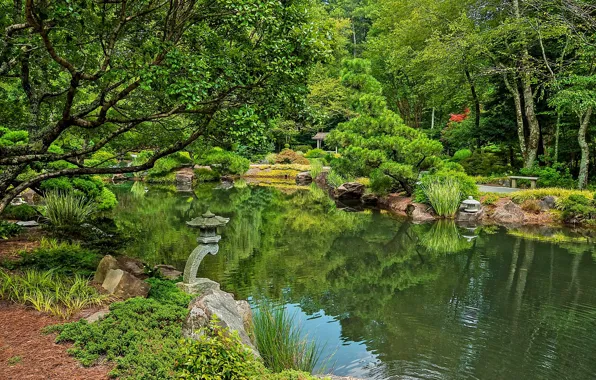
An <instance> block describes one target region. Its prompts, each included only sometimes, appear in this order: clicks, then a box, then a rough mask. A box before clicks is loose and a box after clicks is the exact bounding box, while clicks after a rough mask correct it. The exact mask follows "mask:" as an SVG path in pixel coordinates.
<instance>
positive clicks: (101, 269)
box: [93, 255, 148, 284]
mask: <svg viewBox="0 0 596 380" xmlns="http://www.w3.org/2000/svg"><path fill="white" fill-rule="evenodd" d="M111 269H121V270H123V271H125V272H128V273H130V274H132V275H133V276H135V277H137V278H140V279H145V278H147V277H148V275H147V273H146V271H145V264H143V262H142V261H141V260H138V259H133V258H132V257H127V256H118V257H117V258H116V257H114V256H111V255H105V256H104V257H103V258H102V259H101V261H100V262H99V265H98V266H97V270H96V271H95V276H94V277H93V282H94V283H96V284H103V282H104V280H105V278H106V276H107V273H108V271H109V270H111Z"/></svg>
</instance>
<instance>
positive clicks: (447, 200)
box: [420, 177, 462, 218]
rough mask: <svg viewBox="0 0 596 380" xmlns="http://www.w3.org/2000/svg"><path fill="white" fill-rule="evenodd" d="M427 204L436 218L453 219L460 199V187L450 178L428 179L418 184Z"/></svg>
mask: <svg viewBox="0 0 596 380" xmlns="http://www.w3.org/2000/svg"><path fill="white" fill-rule="evenodd" d="M420 187H421V189H422V191H423V192H424V195H425V196H426V198H427V199H428V202H429V203H430V205H431V206H432V208H433V209H434V210H435V213H436V214H437V215H438V216H441V217H444V218H453V217H454V216H455V214H456V213H457V210H458V209H459V206H460V202H461V199H462V191H461V186H460V184H459V182H458V181H456V180H454V179H452V178H449V177H447V178H441V179H439V178H429V179H428V180H426V181H424V182H423V183H422V184H420Z"/></svg>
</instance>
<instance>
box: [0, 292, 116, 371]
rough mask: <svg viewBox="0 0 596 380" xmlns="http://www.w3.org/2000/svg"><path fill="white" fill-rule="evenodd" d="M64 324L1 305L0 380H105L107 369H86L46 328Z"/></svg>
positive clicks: (15, 306) (37, 314)
mask: <svg viewBox="0 0 596 380" xmlns="http://www.w3.org/2000/svg"><path fill="white" fill-rule="evenodd" d="M63 322H64V321H62V320H60V319H57V318H54V317H51V316H49V315H46V314H43V313H40V312H38V311H35V310H33V309H29V308H25V307H22V306H18V305H12V304H7V303H4V302H0V379H6V380H9V379H18V380H25V379H60V380H70V379H73V380H74V379H81V380H82V379H86V380H87V379H93V380H95V379H108V375H107V374H108V372H109V371H110V370H111V368H110V367H109V366H106V365H98V366H94V367H90V368H85V367H83V366H81V365H80V364H79V362H78V361H77V360H76V359H74V358H72V357H71V356H69V355H68V354H67V352H66V350H67V349H68V348H69V345H66V344H56V343H54V340H55V338H56V334H47V335H46V334H43V333H42V329H43V328H44V327H46V326H49V325H53V324H56V323H63Z"/></svg>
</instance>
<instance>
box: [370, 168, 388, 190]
mask: <svg viewBox="0 0 596 380" xmlns="http://www.w3.org/2000/svg"><path fill="white" fill-rule="evenodd" d="M393 187H394V184H393V181H392V179H391V178H390V177H388V176H386V175H385V173H383V171H382V170H381V169H376V170H373V171H372V172H371V173H370V190H371V191H372V192H373V193H374V194H377V195H387V194H389V193H390V192H391V190H393Z"/></svg>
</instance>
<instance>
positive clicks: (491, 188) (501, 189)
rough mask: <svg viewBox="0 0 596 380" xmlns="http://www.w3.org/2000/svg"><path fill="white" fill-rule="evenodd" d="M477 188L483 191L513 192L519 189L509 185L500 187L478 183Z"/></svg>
mask: <svg viewBox="0 0 596 380" xmlns="http://www.w3.org/2000/svg"><path fill="white" fill-rule="evenodd" d="M478 190H480V191H481V192H484V193H503V194H507V193H513V192H516V191H519V190H520V189H512V188H511V187H502V186H486V185H478Z"/></svg>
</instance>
